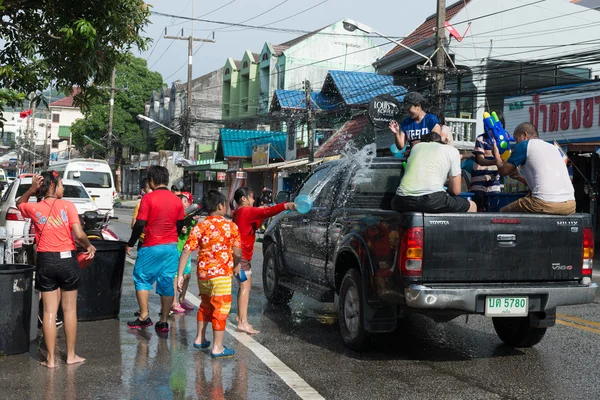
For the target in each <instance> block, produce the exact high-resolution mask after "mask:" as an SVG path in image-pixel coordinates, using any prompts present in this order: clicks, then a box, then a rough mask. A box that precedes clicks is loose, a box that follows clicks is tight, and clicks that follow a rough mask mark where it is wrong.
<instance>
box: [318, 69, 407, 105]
mask: <svg viewBox="0 0 600 400" xmlns="http://www.w3.org/2000/svg"><path fill="white" fill-rule="evenodd" d="M335 92H337V93H339V95H340V96H341V97H342V99H343V101H344V103H346V105H366V104H368V103H369V102H370V101H371V99H372V98H373V97H375V96H379V95H382V94H389V95H392V96H394V97H395V98H397V99H398V100H399V101H403V100H404V95H405V94H406V93H407V92H408V91H407V90H406V88H404V87H403V86H395V85H394V82H393V77H391V76H386V75H377V74H375V73H372V72H353V71H329V73H328V74H327V77H326V78H325V82H324V83H323V88H322V89H321V93H322V94H323V95H324V96H331V94H332V93H335Z"/></svg>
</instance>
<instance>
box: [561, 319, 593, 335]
mask: <svg viewBox="0 0 600 400" xmlns="http://www.w3.org/2000/svg"><path fill="white" fill-rule="evenodd" d="M556 323H557V324H561V325H566V326H570V327H572V328H577V329H581V330H583V331H588V332H592V333H597V334H599V335H600V329H594V328H590V327H589V326H584V325H579V324H575V323H573V322H567V321H563V320H561V319H557V320H556Z"/></svg>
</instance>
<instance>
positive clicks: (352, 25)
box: [343, 18, 430, 61]
mask: <svg viewBox="0 0 600 400" xmlns="http://www.w3.org/2000/svg"><path fill="white" fill-rule="evenodd" d="M343 24H344V29H345V30H347V31H348V32H354V31H355V30H357V29H358V30H359V31H363V32H365V33H366V34H368V35H371V34H373V35H377V36H380V37H382V38H384V39H386V40H389V41H390V42H392V43H395V44H397V45H398V46H400V47H403V48H405V49H406V50H409V51H412V52H413V53H415V54H416V55H419V56H421V57H423V58H424V59H426V60H427V61H429V59H430V58H429V57H427V56H426V55H425V54H423V53H419V52H418V51H416V50H413V49H411V48H410V47H408V46H406V45H404V44H402V43H400V42H399V41H397V40H394V39H392V38H389V37H387V36H385V35H382V34H381V33H379V32H377V31H376V30H374V29H373V28H371V27H370V26H368V25H364V24H361V23H360V22H356V21H354V20H353V19H349V18H345V19H344V21H343Z"/></svg>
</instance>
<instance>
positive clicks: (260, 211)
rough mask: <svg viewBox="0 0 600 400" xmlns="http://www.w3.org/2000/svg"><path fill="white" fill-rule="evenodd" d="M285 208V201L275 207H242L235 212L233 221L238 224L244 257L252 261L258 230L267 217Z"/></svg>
mask: <svg viewBox="0 0 600 400" xmlns="http://www.w3.org/2000/svg"><path fill="white" fill-rule="evenodd" d="M283 210H285V203H281V204H277V205H276V206H273V207H266V208H258V207H242V208H238V209H237V210H235V211H234V212H233V222H235V224H236V225H237V226H238V229H239V231H240V238H241V239H242V258H244V259H246V260H248V261H251V260H252V254H253V253H254V242H255V241H256V230H258V228H260V224H261V223H262V221H264V220H265V219H267V218H271V217H272V216H274V215H277V214H279V213H280V212H282V211H283Z"/></svg>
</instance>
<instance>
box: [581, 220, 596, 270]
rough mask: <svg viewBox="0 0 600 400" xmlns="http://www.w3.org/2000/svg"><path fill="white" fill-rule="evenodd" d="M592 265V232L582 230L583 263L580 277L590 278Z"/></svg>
mask: <svg viewBox="0 0 600 400" xmlns="http://www.w3.org/2000/svg"><path fill="white" fill-rule="evenodd" d="M593 265H594V231H593V230H592V228H583V262H582V265H581V273H582V275H587V276H591V275H592V267H593Z"/></svg>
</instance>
